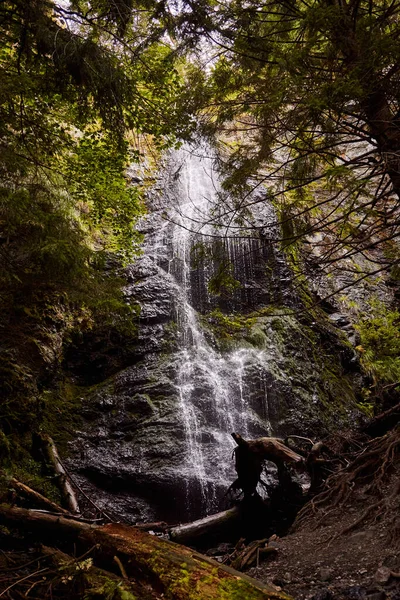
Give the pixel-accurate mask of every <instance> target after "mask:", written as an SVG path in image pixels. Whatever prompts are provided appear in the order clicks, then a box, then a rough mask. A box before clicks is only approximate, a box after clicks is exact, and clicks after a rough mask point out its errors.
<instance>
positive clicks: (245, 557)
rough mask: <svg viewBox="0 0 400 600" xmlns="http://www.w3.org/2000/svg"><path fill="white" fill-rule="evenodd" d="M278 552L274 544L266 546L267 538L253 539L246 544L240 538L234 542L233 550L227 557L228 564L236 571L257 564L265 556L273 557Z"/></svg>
mask: <svg viewBox="0 0 400 600" xmlns="http://www.w3.org/2000/svg"><path fill="white" fill-rule="evenodd" d="M277 553H278V550H277V548H276V547H275V546H268V540H267V539H266V538H265V539H263V540H254V541H252V542H250V544H248V545H247V546H246V545H245V543H244V539H243V538H242V539H241V540H239V542H238V543H237V544H236V547H235V552H233V554H232V555H231V556H230V557H229V564H230V565H231V566H232V567H233V568H234V569H237V570H238V571H242V570H243V569H247V568H249V567H251V566H254V565H255V566H257V567H258V566H259V564H260V561H261V560H262V559H263V558H266V557H268V556H269V557H274V556H275V555H276V554H277Z"/></svg>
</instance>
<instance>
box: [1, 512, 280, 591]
mask: <svg viewBox="0 0 400 600" xmlns="http://www.w3.org/2000/svg"><path fill="white" fill-rule="evenodd" d="M0 523H2V524H4V525H6V526H7V527H17V528H18V529H20V530H22V531H32V532H36V533H39V534H40V535H41V537H44V536H45V535H47V536H48V537H49V536H50V537H52V538H53V543H54V539H55V538H57V536H58V537H59V536H61V538H62V540H63V542H64V543H65V539H66V538H68V539H70V540H71V541H74V542H75V543H77V544H78V545H80V546H82V547H83V548H93V546H97V547H96V550H95V552H94V562H95V566H96V567H100V568H108V569H109V570H111V567H110V565H112V564H114V570H115V568H116V561H115V558H114V557H117V559H118V562H119V564H120V565H122V567H123V569H124V573H126V576H127V577H128V578H129V580H133V581H136V582H138V583H143V584H145V585H147V586H150V587H151V589H155V590H157V591H158V593H159V597H165V598H166V600H167V599H169V600H211V599H213V600H222V599H226V600H228V599H232V600H233V599H234V598H238V599H239V598H241V599H242V598H243V599H246V600H267V599H279V598H280V599H281V600H287V599H288V596H286V595H285V594H283V593H281V592H278V591H277V590H276V589H274V588H273V587H272V586H268V585H265V584H262V583H261V582H259V581H256V580H254V579H251V578H250V577H247V576H246V575H243V574H241V573H239V572H238V571H235V570H234V569H231V568H229V567H226V566H224V565H221V564H219V563H217V562H215V561H214V560H212V559H210V558H208V557H206V556H203V555H201V554H199V553H197V552H193V551H192V550H190V549H189V548H186V547H184V546H180V545H178V544H175V543H173V542H170V541H167V540H163V539H160V538H158V537H155V536H151V535H149V534H148V533H145V532H143V531H140V530H138V529H135V527H130V526H128V525H122V524H117V523H110V524H108V525H103V526H96V525H89V524H87V523H80V522H77V521H74V520H72V519H66V518H64V517H54V516H52V515H48V514H43V513H37V512H35V511H31V510H26V509H22V508H9V507H6V506H4V505H2V506H0Z"/></svg>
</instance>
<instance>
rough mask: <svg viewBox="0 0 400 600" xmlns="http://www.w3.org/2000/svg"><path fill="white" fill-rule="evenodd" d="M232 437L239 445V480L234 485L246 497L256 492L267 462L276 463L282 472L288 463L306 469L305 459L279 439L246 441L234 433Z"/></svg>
mask: <svg viewBox="0 0 400 600" xmlns="http://www.w3.org/2000/svg"><path fill="white" fill-rule="evenodd" d="M232 437H233V439H234V440H235V442H236V443H237V448H235V467H236V472H237V474H238V478H237V480H236V481H235V482H234V483H233V484H232V485H233V487H234V488H238V487H239V488H241V489H242V490H243V493H244V495H245V496H251V495H252V494H254V492H255V491H256V487H257V484H258V482H259V481H260V477H261V473H262V469H263V464H264V461H265V460H269V461H271V462H274V463H275V464H276V465H277V466H278V470H279V469H280V470H282V465H284V464H286V463H289V464H292V465H294V466H297V467H298V468H302V469H303V468H304V458H303V457H302V456H300V454H297V452H294V450H292V449H291V448H289V447H288V446H285V444H284V443H283V441H282V440H280V439H278V438H267V437H264V438H259V439H257V440H244V439H243V438H242V436H240V435H239V434H237V433H232Z"/></svg>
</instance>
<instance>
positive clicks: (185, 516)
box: [69, 157, 354, 522]
mask: <svg viewBox="0 0 400 600" xmlns="http://www.w3.org/2000/svg"><path fill="white" fill-rule="evenodd" d="M178 167H179V164H174V163H172V165H170V167H169V170H168V169H167V171H166V179H167V180H168V181H166V182H164V185H163V186H160V187H162V188H163V190H164V192H163V198H164V204H163V203H162V202H161V204H160V203H157V201H156V200H157V199H154V198H153V200H152V213H151V215H150V217H149V218H148V220H147V221H146V223H144V224H143V231H144V232H145V233H146V242H145V245H144V252H143V256H142V257H141V258H140V259H138V260H137V261H136V263H135V264H134V265H132V266H130V267H129V268H128V271H127V277H128V283H127V287H126V297H127V299H128V300H131V301H132V302H139V303H140V306H141V313H140V326H139V334H138V339H137V340H136V347H135V357H134V360H132V361H131V363H130V365H128V366H127V365H125V366H124V368H122V369H121V370H119V372H118V373H117V374H116V375H114V376H113V377H112V378H109V379H107V380H106V381H104V382H103V383H101V384H99V385H97V386H96V387H94V388H92V389H90V390H89V391H88V393H87V394H86V396H85V398H84V399H83V407H84V410H83V413H84V414H83V416H84V418H85V419H86V425H85V426H84V427H83V428H82V431H81V432H80V433H79V434H78V435H77V438H76V440H75V441H74V443H73V444H71V448H70V458H69V468H70V469H71V471H72V472H73V473H74V475H75V477H76V478H77V480H78V481H79V483H80V485H81V486H82V488H83V489H84V490H85V491H86V492H87V493H88V495H89V496H91V497H92V498H93V499H94V500H95V501H96V503H97V504H98V505H99V506H102V507H103V508H104V510H105V511H106V512H109V513H112V514H113V515H114V516H115V517H117V518H122V519H124V520H127V521H129V522H138V521H145V520H149V521H152V520H154V519H163V520H167V521H170V522H178V521H185V520H190V519H194V518H198V517H200V516H204V515H205V514H207V513H212V512H216V511H218V510H219V509H221V499H222V497H223V495H224V493H225V492H226V490H227V488H228V487H229V485H230V484H231V483H232V482H233V480H234V479H235V478H236V475H235V471H234V465H233V460H232V450H233V447H234V445H235V444H234V442H233V440H232V438H231V433H232V432H233V431H235V432H237V433H240V434H241V435H242V436H243V437H245V438H255V437H261V436H264V435H271V434H274V435H278V436H280V435H287V434H290V433H291V434H294V433H298V434H302V435H308V436H310V437H317V436H318V435H319V434H320V433H325V431H326V429H329V428H331V427H333V426H338V424H339V425H340V423H345V422H346V421H348V420H349V417H350V416H351V410H350V409H349V408H348V407H349V402H350V403H351V401H353V400H354V394H353V392H352V390H351V382H350V378H351V376H348V375H347V374H346V371H345V369H344V368H343V365H341V362H340V352H341V351H343V348H344V347H345V346H344V345H343V343H342V342H339V338H338V337H337V336H336V338H335V334H334V333H332V332H333V331H334V330H335V326H334V325H329V327H330V329H329V328H328V329H326V330H324V331H322V329H321V328H320V327H319V325H318V324H315V323H314V324H311V325H310V324H305V323H303V324H301V323H300V322H299V321H298V320H297V319H296V318H295V317H293V316H288V314H287V309H288V308H293V307H296V305H298V300H297V299H296V297H295V295H294V293H293V291H292V289H291V285H290V277H289V275H290V273H289V269H288V267H287V265H286V262H285V260H284V257H283V256H282V255H281V254H280V253H279V251H278V249H276V248H275V247H274V245H273V244H272V242H271V241H269V240H267V239H265V240H251V241H248V242H246V244H241V243H240V242H239V241H238V240H232V241H231V242H229V244H228V246H227V247H226V251H227V253H228V254H229V258H230V260H231V261H232V264H233V275H234V277H235V278H236V279H237V280H239V281H240V283H241V287H240V288H238V289H237V290H236V291H235V292H234V293H233V295H232V296H231V297H230V298H229V299H224V297H223V296H221V297H219V298H218V297H217V298H215V297H214V298H213V297H211V296H210V294H209V292H208V282H209V281H210V277H211V276H212V274H213V268H215V265H212V264H211V266H210V265H205V264H204V265H201V264H200V263H201V261H200V263H199V261H198V260H196V256H195V252H194V250H195V247H196V245H197V244H198V242H199V236H200V239H203V240H204V241H205V240H206V238H202V237H201V235H202V234H199V233H197V234H196V235H194V236H193V235H192V234H191V233H190V232H189V231H188V229H189V226H187V227H185V226H184V225H185V223H186V225H188V223H187V222H186V221H184V222H182V223H181V226H180V227H178V226H175V225H174V224H173V222H168V221H165V220H163V218H162V216H161V215H162V212H163V211H164V207H165V203H167V205H168V203H169V204H171V203H173V202H174V201H175V202H180V204H181V206H180V214H182V213H185V211H186V212H187V211H189V212H190V211H191V210H192V211H194V212H192V213H190V214H189V217H190V218H189V217H188V218H189V225H190V224H193V223H194V222H196V217H197V212H196V211H197V210H200V214H202V215H204V214H206V211H207V210H209V208H208V204H207V202H208V201H207V197H208V196H209V195H210V194H215V189H214V185H211V179H210V178H209V177H208V176H206V175H207V173H206V171H207V169H209V168H210V165H208V166H207V168H206V169H205V167H204V165H203V164H201V163H200V162H199V159H197V158H196V159H195V158H193V157H191V158H190V160H189V164H187V165H186V167H182V169H181V170H179V169H178ZM177 170H179V173H180V177H175V174H176V171H177ZM194 200H197V201H198V202H200V208H199V209H196V210H194V208H193V206H194ZM271 304H274V305H275V307H276V305H278V306H283V307H285V309H286V312H285V310H283V311H282V316H279V315H275V316H273V318H271V316H260V317H253V318H252V321H251V323H252V325H251V327H250V329H249V328H248V327H247V329H246V333H244V331H242V330H241V329H240V327H239V328H236V329H237V334H235V335H232V336H231V337H232V340H231V344H230V345H229V344H228V346H227V345H225V347H222V345H221V344H220V340H218V336H216V332H215V331H213V329H212V327H211V328H210V327H209V328H208V329H207V328H206V329H205V328H204V323H203V321H204V319H205V320H206V317H205V316H203V317H201V314H203V315H207V313H208V312H209V311H210V310H213V309H215V308H216V307H217V308H219V309H220V310H221V309H222V310H223V311H225V313H232V312H234V311H236V313H237V314H239V315H240V314H244V315H246V314H249V313H252V314H253V313H254V311H257V310H259V309H264V308H265V307H266V306H268V305H271ZM255 314H257V313H255ZM202 319H203V320H202ZM342 325H343V324H342ZM233 326H234V328H235V323H233ZM328 330H329V331H328ZM324 336H325V337H324ZM332 340H333V341H332ZM335 340H336V341H335ZM350 354H351V351H350ZM338 394H339V395H340V398H339V399H338V398H337V396H338Z"/></svg>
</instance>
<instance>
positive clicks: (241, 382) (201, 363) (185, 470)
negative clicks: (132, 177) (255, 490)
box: [146, 146, 270, 516]
mask: <svg viewBox="0 0 400 600" xmlns="http://www.w3.org/2000/svg"><path fill="white" fill-rule="evenodd" d="M213 163H214V157H213V153H212V151H211V150H210V148H207V147H205V146H203V147H200V148H198V149H197V151H193V152H191V151H190V150H189V149H188V148H185V149H183V150H180V151H178V152H175V153H174V154H173V156H172V157H171V160H170V162H169V166H168V169H167V171H168V173H169V178H168V182H167V183H166V185H165V190H166V192H165V194H166V196H167V203H168V205H169V207H170V210H169V213H168V215H169V216H168V219H167V221H165V222H164V224H163V225H161V226H160V227H159V230H158V231H157V233H156V234H155V235H153V236H152V238H151V240H150V241H149V243H148V246H147V248H146V252H147V253H149V254H150V255H152V256H153V257H154V260H155V261H156V263H157V265H158V267H159V268H160V269H161V270H162V271H163V272H164V275H165V278H166V279H168V280H169V285H172V286H173V289H174V291H175V293H174V313H175V316H174V318H175V322H176V325H177V338H178V345H179V348H178V350H177V355H176V363H177V365H178V366H177V372H176V382H175V383H176V388H177V391H178V397H179V412H180V416H181V419H182V421H183V426H184V433H185V451H184V455H183V456H182V460H181V466H180V472H181V474H183V476H184V477H183V479H184V480H185V481H186V503H187V509H188V512H189V514H190V515H192V516H193V515H194V514H195V513H203V514H204V513H211V512H213V511H215V510H217V509H218V500H219V498H220V496H221V492H222V491H223V490H225V491H226V490H227V488H228V487H229V485H230V484H231V483H232V482H233V481H234V479H235V472H234V468H233V461H232V460H231V454H232V449H233V447H234V445H235V444H234V442H233V440H232V437H231V433H232V432H234V431H235V432H237V433H240V434H241V435H242V436H243V437H245V438H246V437H252V436H254V435H268V434H269V433H270V426H269V422H268V418H267V417H268V414H267V413H268V409H267V406H268V403H267V386H266V385H265V381H263V372H264V370H265V365H266V363H267V361H268V356H267V354H266V352H265V351H263V350H258V349H255V348H251V347H249V348H239V349H236V350H232V351H230V352H224V353H221V352H220V351H218V350H217V348H216V344H215V341H214V340H213V338H212V335H211V334H210V333H209V332H208V333H207V332H206V331H205V330H204V325H203V323H202V315H201V313H200V312H199V310H202V311H203V312H204V311H205V309H207V308H210V307H211V306H212V299H211V298H210V295H209V293H208V289H207V279H208V278H209V276H208V277H207V273H206V271H205V269H204V268H203V269H199V268H198V266H197V265H195V264H194V259H193V251H194V249H195V248H196V247H197V246H198V245H199V243H201V244H204V245H207V244H210V243H212V242H214V243H215V239H218V232H217V230H215V229H214V228H213V227H212V225H211V222H212V209H213V207H214V206H215V203H216V197H217V193H218V190H219V182H218V177H217V175H216V173H215V171H214V168H213ZM254 242H255V241H254ZM240 244H241V251H242V256H246V261H245V264H244V265H242V273H239V274H238V276H240V277H242V278H243V276H244V277H246V278H247V279H249V278H250V277H251V276H254V273H253V271H254V263H253V264H251V260H252V259H254V255H255V250H259V247H255V246H254V243H253V240H246V241H245V243H243V242H242V241H239V242H238V241H235V240H234V239H233V240H230V241H229V244H228V252H229V254H230V260H232V262H233V265H234V266H235V268H237V267H238V265H237V255H238V254H240V247H239V245H240ZM166 256H168V260H166V259H165V257H166ZM246 270H247V271H252V272H251V273H246ZM243 271H244V272H243ZM243 291H244V292H245V293H246V290H240V291H239V293H243ZM247 302H248V303H249V302H250V300H249V298H247ZM257 388H258V389H257ZM250 389H253V390H254V389H256V390H257V392H258V404H260V403H261V404H264V411H263V412H264V415H265V419H264V420H262V419H261V418H260V416H259V414H256V412H254V411H253V410H252V408H251V407H250V405H249V401H248V398H249V393H250ZM260 396H261V398H260ZM263 396H264V397H263Z"/></svg>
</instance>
